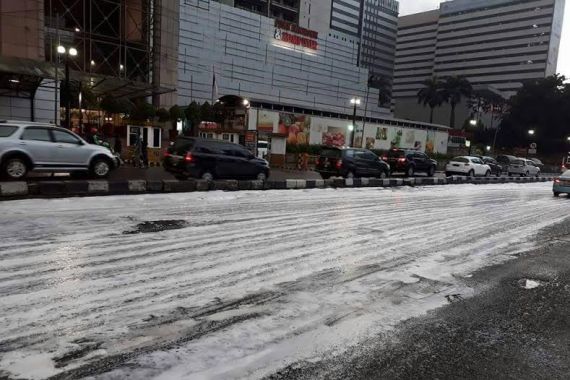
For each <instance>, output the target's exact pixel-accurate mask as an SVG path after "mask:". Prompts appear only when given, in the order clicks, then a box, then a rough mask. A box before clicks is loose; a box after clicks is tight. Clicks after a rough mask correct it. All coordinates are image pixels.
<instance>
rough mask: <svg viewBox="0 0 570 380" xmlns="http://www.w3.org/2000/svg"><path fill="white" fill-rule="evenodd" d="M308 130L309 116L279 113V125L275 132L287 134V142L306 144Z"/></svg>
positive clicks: (309, 126) (309, 127)
mask: <svg viewBox="0 0 570 380" xmlns="http://www.w3.org/2000/svg"><path fill="white" fill-rule="evenodd" d="M310 130H311V117H310V116H307V115H301V114H293V113H286V112H280V113H279V127H278V131H277V133H280V134H284V135H287V144H292V145H303V144H308V143H309V134H310Z"/></svg>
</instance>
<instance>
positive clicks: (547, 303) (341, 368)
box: [267, 218, 570, 380]
mask: <svg viewBox="0 0 570 380" xmlns="http://www.w3.org/2000/svg"><path fill="white" fill-rule="evenodd" d="M536 239H537V244H538V245H539V248H538V249H534V250H531V251H529V252H526V253H524V254H521V255H520V256H519V257H518V258H517V259H516V260H515V261H509V262H507V263H504V264H500V265H495V266H492V267H488V268H484V269H481V270H479V271H476V272H475V273H474V274H473V276H472V277H470V278H469V279H467V280H466V284H467V285H468V286H469V287H470V288H472V289H474V291H475V293H476V294H477V295H476V296H474V297H472V298H467V299H465V298H463V297H461V295H459V296H458V297H451V298H450V300H449V305H447V306H445V307H442V308H440V309H438V310H436V311H433V312H431V313H429V314H428V315H427V316H422V317H419V318H413V319H410V320H407V321H405V322H402V323H401V324H399V325H398V326H397V327H396V329H395V330H394V331H393V332H391V333H389V334H384V335H381V336H372V337H370V338H369V339H368V340H367V341H366V342H365V343H361V344H360V345H359V346H357V347H352V348H351V349H350V350H348V352H347V353H343V354H342V355H337V356H333V357H329V358H327V359H325V360H320V361H313V362H307V361H305V362H297V363H295V364H293V365H290V366H288V367H286V368H284V369H282V370H280V371H278V372H276V373H274V374H272V375H270V376H267V379H271V380H285V379H289V380H290V379H348V378H350V379H363V380H364V379H366V380H368V379H517V380H519V379H529V380H530V379H549V380H550V379H568V377H569V374H570V345H569V343H568V342H570V322H569V321H570V318H569V315H570V257H569V252H570V218H569V219H566V220H565V221H564V222H563V223H561V224H558V225H556V226H553V227H549V228H546V229H544V230H542V231H541V233H540V234H539V235H538V236H537V237H536ZM545 241H546V242H548V244H543V242H545Z"/></svg>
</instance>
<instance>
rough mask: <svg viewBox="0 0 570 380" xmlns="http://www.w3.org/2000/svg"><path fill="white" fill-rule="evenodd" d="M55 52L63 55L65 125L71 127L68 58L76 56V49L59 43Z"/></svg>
mask: <svg viewBox="0 0 570 380" xmlns="http://www.w3.org/2000/svg"><path fill="white" fill-rule="evenodd" d="M57 53H58V54H60V55H63V56H64V63H65V79H64V81H65V82H64V83H65V94H66V98H65V124H66V125H65V126H66V127H67V128H71V90H70V88H69V59H70V58H72V57H76V56H77V49H76V48H74V47H70V48H67V49H66V48H65V46H62V45H59V46H58V47H57Z"/></svg>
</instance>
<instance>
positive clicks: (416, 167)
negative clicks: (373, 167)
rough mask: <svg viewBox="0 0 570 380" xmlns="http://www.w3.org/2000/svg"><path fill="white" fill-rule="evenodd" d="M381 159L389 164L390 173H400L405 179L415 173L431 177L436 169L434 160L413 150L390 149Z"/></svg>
mask: <svg viewBox="0 0 570 380" xmlns="http://www.w3.org/2000/svg"><path fill="white" fill-rule="evenodd" d="M383 159H384V160H385V161H387V162H388V164H390V167H391V168H392V173H394V172H402V173H404V174H405V175H406V176H407V177H412V176H413V175H414V173H417V172H424V173H426V174H427V175H428V176H429V177H433V176H434V174H435V171H436V169H437V161H436V160H432V159H431V158H429V157H428V156H427V155H426V154H425V153H422V152H418V151H415V150H404V149H390V150H389V151H388V154H387V155H386V157H383Z"/></svg>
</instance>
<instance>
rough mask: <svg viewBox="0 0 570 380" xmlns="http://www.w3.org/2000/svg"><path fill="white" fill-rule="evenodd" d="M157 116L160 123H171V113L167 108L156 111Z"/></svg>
mask: <svg viewBox="0 0 570 380" xmlns="http://www.w3.org/2000/svg"><path fill="white" fill-rule="evenodd" d="M156 116H157V117H158V121H159V122H161V123H165V122H167V121H170V112H168V110H167V109H166V108H159V109H158V110H157V111H156Z"/></svg>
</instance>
